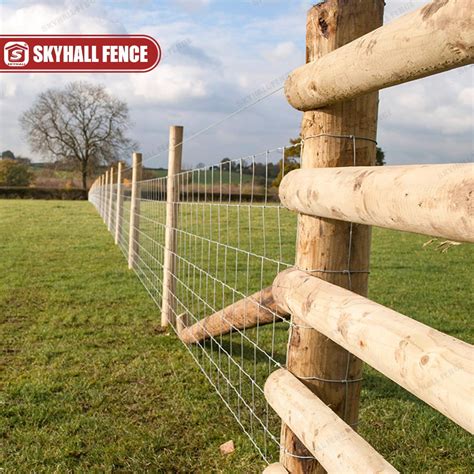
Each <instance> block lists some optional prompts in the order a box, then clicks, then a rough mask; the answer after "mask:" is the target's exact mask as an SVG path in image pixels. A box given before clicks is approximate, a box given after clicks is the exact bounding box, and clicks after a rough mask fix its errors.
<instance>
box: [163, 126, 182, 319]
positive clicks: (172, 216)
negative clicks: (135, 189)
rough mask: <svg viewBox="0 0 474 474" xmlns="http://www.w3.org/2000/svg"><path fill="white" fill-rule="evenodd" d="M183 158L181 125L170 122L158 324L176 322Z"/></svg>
mask: <svg viewBox="0 0 474 474" xmlns="http://www.w3.org/2000/svg"><path fill="white" fill-rule="evenodd" d="M182 159H183V127H181V126H179V125H172V126H171V127H170V135H169V153H168V179H167V181H166V229H165V255H164V263H163V304H162V308H161V325H162V326H163V327H166V326H168V324H169V323H171V324H175V322H176V316H177V315H176V308H177V301H176V277H175V272H176V252H177V250H178V249H177V230H176V229H177V227H178V212H179V204H178V201H179V181H178V173H180V172H181V162H182Z"/></svg>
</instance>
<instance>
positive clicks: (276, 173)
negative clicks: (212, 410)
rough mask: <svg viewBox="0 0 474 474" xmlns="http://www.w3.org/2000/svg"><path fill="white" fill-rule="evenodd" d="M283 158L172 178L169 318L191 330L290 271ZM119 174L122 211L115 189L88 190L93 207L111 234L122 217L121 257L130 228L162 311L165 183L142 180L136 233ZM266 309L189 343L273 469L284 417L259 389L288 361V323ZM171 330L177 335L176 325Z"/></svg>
mask: <svg viewBox="0 0 474 474" xmlns="http://www.w3.org/2000/svg"><path fill="white" fill-rule="evenodd" d="M285 160H286V158H285V148H284V147H281V148H277V149H274V150H268V151H265V152H262V153H258V154H256V155H252V156H248V157H245V158H238V159H234V160H228V161H227V160H223V161H222V162H220V163H217V164H215V165H213V166H207V167H205V168H197V169H192V170H185V171H182V172H181V173H179V174H177V175H175V176H173V177H171V178H170V179H173V180H174V182H175V184H176V185H177V186H178V190H179V191H178V196H179V199H177V201H176V202H174V203H173V206H175V209H176V210H177V213H178V221H177V225H176V228H175V229H174V230H175V232H176V240H177V242H176V251H175V252H174V257H175V261H176V269H175V274H174V280H175V287H176V291H175V293H174V294H173V295H172V298H173V300H174V301H173V304H172V307H173V308H174V310H173V312H174V315H173V316H174V318H173V319H174V321H176V320H177V319H178V318H179V317H181V316H182V315H183V314H185V315H186V316H187V325H192V324H194V323H196V322H198V321H202V320H203V319H204V318H206V317H207V316H209V315H211V314H214V313H216V312H218V311H220V310H222V309H224V308H226V307H228V306H229V305H231V304H233V303H236V302H238V301H239V300H242V299H243V298H245V297H249V296H251V295H253V294H255V293H257V292H258V291H260V290H262V289H263V288H266V287H268V286H270V285H271V284H272V282H273V279H274V278H275V276H276V275H277V274H278V273H279V272H280V271H282V270H284V269H285V268H288V267H290V266H292V265H293V264H294V260H295V240H296V215H295V214H294V213H291V212H290V211H288V210H286V209H285V208H283V207H282V206H281V205H280V202H279V199H278V187H277V184H278V180H280V179H281V178H282V176H283V175H284V171H285ZM295 160H297V159H295ZM280 170H281V171H280ZM124 171H125V172H124V179H123V183H122V186H121V198H122V203H123V204H122V209H121V210H120V213H118V212H117V206H116V203H117V184H116V183H113V184H110V183H109V184H107V185H106V186H94V187H93V189H92V191H91V193H90V195H89V200H90V201H91V202H92V204H93V205H94V206H95V207H96V209H97V211H98V212H99V214H100V215H101V216H102V218H103V219H104V222H105V223H106V225H108V226H109V230H110V232H111V233H112V235H114V236H115V232H116V226H117V218H119V222H118V234H117V235H118V245H119V247H120V248H121V250H122V252H123V253H124V255H125V257H126V258H128V253H129V238H130V232H131V231H132V235H134V236H135V239H134V243H135V248H136V249H137V251H136V258H135V264H134V270H135V272H136V274H137V276H138V278H139V279H140V280H141V282H142V283H143V285H144V286H145V288H146V290H147V292H148V293H149V295H150V297H151V298H152V299H153V301H154V302H155V303H156V305H157V306H158V307H159V308H161V306H162V302H163V267H164V254H165V233H166V199H167V191H166V189H167V177H153V176H146V173H145V176H144V179H143V180H142V181H140V182H139V183H138V186H139V192H138V200H139V205H138V209H139V211H138V215H137V221H136V226H135V228H134V229H130V203H131V178H130V176H131V173H130V172H129V171H130V170H129V169H125V170H124ZM111 196H112V201H110V197H111ZM109 222H110V225H109ZM252 306H254V307H260V308H266V307H265V306H264V304H263V302H262V301H257V300H255V299H254V300H252V301H250V303H249V305H247V306H246V310H245V311H247V308H248V309H249V310H250V309H251V307H252ZM269 311H270V312H271V313H272V318H271V321H270V323H269V324H265V325H260V324H257V325H256V326H255V327H252V328H245V327H244V328H240V329H239V328H235V327H234V330H233V331H232V332H230V333H229V334H221V335H211V334H209V333H207V336H208V337H207V338H205V339H203V340H201V341H199V342H197V343H194V344H185V346H186V348H187V349H188V351H189V352H190V354H191V356H192V358H193V359H194V360H195V362H196V363H197V364H198V365H199V367H200V369H201V371H202V372H203V373H204V375H205V376H206V378H207V380H208V381H209V383H210V384H211V386H212V387H214V389H215V390H216V392H217V393H218V395H219V396H220V398H221V399H222V400H223V402H224V404H225V405H226V407H227V408H228V409H229V410H230V411H231V412H232V414H233V415H234V417H235V419H236V420H237V423H238V424H239V426H240V427H241V428H242V430H243V431H244V432H245V433H246V434H247V436H248V437H249V439H250V440H251V442H252V443H253V445H254V446H255V448H256V449H257V451H258V452H259V453H260V455H261V456H262V457H263V459H264V460H266V461H267V462H272V461H274V460H277V459H278V454H279V450H280V446H279V433H280V419H279V417H278V416H277V415H276V413H274V412H273V410H272V409H271V408H270V406H269V405H268V403H267V402H266V400H265V397H264V393H263V385H264V383H265V380H266V379H267V377H268V376H269V375H270V373H271V372H273V371H274V370H275V369H276V368H278V367H284V366H285V364H286V343H287V338H288V329H289V325H290V322H289V320H286V319H284V318H282V317H281V315H279V314H278V313H276V312H274V311H272V310H269ZM245 316H246V315H245ZM159 317H160V316H159V313H157V318H159ZM227 322H229V323H231V321H229V320H227ZM172 327H173V329H174V331H175V332H176V333H177V334H178V328H177V326H176V323H173V324H172Z"/></svg>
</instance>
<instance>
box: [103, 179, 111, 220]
mask: <svg viewBox="0 0 474 474" xmlns="http://www.w3.org/2000/svg"><path fill="white" fill-rule="evenodd" d="M109 182H110V179H109V170H107V171H106V172H105V186H104V215H103V219H104V223H105V225H107V220H108V212H109Z"/></svg>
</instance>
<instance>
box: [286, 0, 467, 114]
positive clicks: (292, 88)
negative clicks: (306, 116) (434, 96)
mask: <svg viewBox="0 0 474 474" xmlns="http://www.w3.org/2000/svg"><path fill="white" fill-rule="evenodd" d="M348 3H353V2H348ZM322 20H323V21H325V20H324V19H322ZM354 21H357V19H355V20H354ZM473 61H474V15H473V4H472V0H449V1H447V0H444V1H442V0H434V1H432V2H429V3H428V4H426V5H425V6H424V7H422V8H420V9H418V10H416V11H414V12H413V13H410V14H408V15H404V16H402V17H400V18H398V19H397V20H395V21H393V22H391V23H389V24H388V25H384V26H383V27H382V28H379V29H377V30H375V31H373V32H370V33H368V34H366V35H365V36H363V37H362V38H359V39H357V40H355V41H353V42H352V43H350V44H348V45H346V46H344V47H342V48H339V49H338V50H337V51H334V52H333V53H330V54H328V55H326V56H324V57H322V58H320V59H317V60H316V61H314V62H311V63H309V64H306V65H305V66H301V67H299V68H298V69H296V70H295V71H293V72H292V73H291V74H290V76H289V78H288V80H287V81H286V84H285V93H286V96H287V98H288V102H290V104H291V105H292V106H293V107H295V108H297V109H299V110H314V109H317V108H320V107H324V106H327V105H329V104H333V103H336V102H340V101H342V100H349V99H353V98H354V97H357V96H358V95H360V94H365V93H367V92H371V91H376V90H380V89H383V88H385V87H390V86H394V85H396V84H401V83H404V82H408V81H413V80H415V79H420V78H421V77H426V76H430V75H432V74H437V73H440V72H443V71H447V70H449V69H453V68H456V67H460V66H464V65H466V64H472V62H473Z"/></svg>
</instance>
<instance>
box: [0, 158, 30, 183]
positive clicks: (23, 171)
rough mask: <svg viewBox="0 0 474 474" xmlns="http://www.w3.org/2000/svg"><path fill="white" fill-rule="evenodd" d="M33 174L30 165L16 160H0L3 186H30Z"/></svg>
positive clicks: (0, 181)
mask: <svg viewBox="0 0 474 474" xmlns="http://www.w3.org/2000/svg"><path fill="white" fill-rule="evenodd" d="M31 178H32V174H31V172H30V171H29V169H28V166H27V165H25V164H24V163H18V162H17V161H14V160H1V161H0V185H1V186H28V185H29V184H30V182H31Z"/></svg>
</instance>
